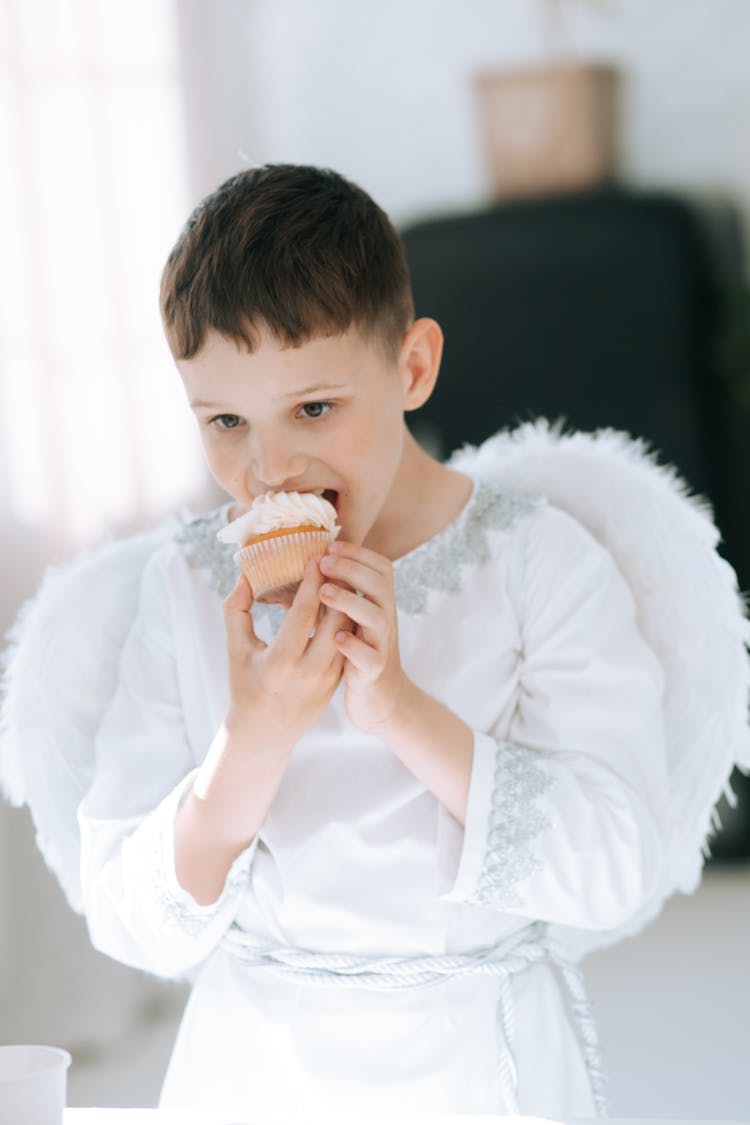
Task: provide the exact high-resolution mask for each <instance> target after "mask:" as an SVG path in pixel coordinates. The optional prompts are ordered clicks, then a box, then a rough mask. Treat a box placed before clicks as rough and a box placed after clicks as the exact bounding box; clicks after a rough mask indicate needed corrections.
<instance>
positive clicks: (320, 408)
mask: <svg viewBox="0 0 750 1125" xmlns="http://www.w3.org/2000/svg"><path fill="white" fill-rule="evenodd" d="M332 408H333V403H331V402H305V403H303V405H302V406H301V407H300V410H304V411H306V415H305V416H306V417H307V418H323V417H325V415H326V414H328V413H330V411H331V410H332Z"/></svg>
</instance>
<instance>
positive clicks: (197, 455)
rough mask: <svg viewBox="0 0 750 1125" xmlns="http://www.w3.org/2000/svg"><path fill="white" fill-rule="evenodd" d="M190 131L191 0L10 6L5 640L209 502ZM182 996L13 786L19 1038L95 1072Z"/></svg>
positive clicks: (11, 1011)
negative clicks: (194, 359)
mask: <svg viewBox="0 0 750 1125" xmlns="http://www.w3.org/2000/svg"><path fill="white" fill-rule="evenodd" d="M186 135H187V130H186V128H185V89H184V78H183V70H182V62H181V56H180V51H179V35H178V28H177V11H176V0H0V543H1V544H2V546H1V547H0V560H1V561H0V635H1V634H2V633H4V630H5V628H6V626H8V625H10V623H11V621H12V620H13V618H14V617H15V615H16V613H17V611H18V608H19V606H20V604H21V603H22V601H23V600H25V598H27V597H28V596H29V595H31V594H32V593H33V591H34V589H35V587H36V585H37V583H38V581H39V577H40V575H41V573H42V571H43V570H44V568H45V567H46V566H47V565H49V564H50V563H53V562H58V561H63V560H65V559H66V558H68V557H70V556H71V555H74V554H75V553H76V552H77V551H79V550H81V549H84V548H87V547H89V546H91V545H93V544H95V543H97V542H99V541H101V540H103V539H105V538H108V537H109V535H120V534H127V533H129V532H130V531H132V530H135V529H137V528H138V527H141V526H143V525H148V524H151V523H154V522H156V521H157V520H158V519H159V518H161V517H162V516H164V515H166V514H168V513H172V512H174V511H175V510H178V509H179V508H181V507H183V506H184V505H189V506H191V507H194V508H197V509H200V508H201V507H202V506H203V501H204V500H210V499H211V493H210V485H209V484H208V480H209V478H208V473H207V471H206V469H205V467H204V461H203V455H202V452H201V449H200V444H199V441H198V437H197V433H196V430H195V422H194V420H193V418H192V416H191V414H190V412H189V410H188V408H187V404H186V402H185V400H184V394H183V391H182V388H181V385H180V382H179V377H178V375H177V372H176V371H175V370H174V367H173V364H172V361H171V358H170V356H169V352H168V350H167V347H166V344H165V342H164V340H163V336H162V331H161V325H160V321H159V314H158V282H159V274H160V271H161V268H162V265H163V262H164V259H165V258H166V255H167V254H168V252H169V249H170V247H171V246H172V244H173V243H174V240H175V238H176V237H177V234H178V233H179V230H180V227H181V225H182V223H183V222H184V219H185V217H186V215H187V212H188V210H189V209H190V206H192V202H193V200H192V199H191V198H190V188H189V181H188V168H189V163H188V159H187V154H186V151H185V150H186ZM1 647H2V644H0V648H1ZM42 705H43V701H42ZM169 996H172V993H171V992H170V993H168V994H167V997H169ZM179 1002H181V995H177V996H176V997H174V998H173V999H171V1000H170V999H168V998H167V1000H165V991H164V987H163V986H162V985H161V984H160V982H158V981H155V980H151V979H148V978H146V977H144V976H142V975H140V974H137V973H135V971H133V970H129V969H127V968H125V967H124V966H119V965H116V964H115V963H114V962H112V961H110V960H109V959H108V958H105V957H103V956H101V955H99V954H95V953H94V951H93V950H92V949H91V946H90V943H89V941H88V935H87V933H86V929H85V924H84V922H83V920H82V919H80V918H78V917H76V916H74V915H73V914H72V912H70V911H69V909H68V908H67V906H66V904H65V903H64V901H63V899H62V895H61V893H60V891H59V889H58V887H57V885H56V883H55V881H54V879H53V877H52V876H51V875H50V874H49V873H48V872H47V871H46V868H45V867H44V864H43V861H42V860H41V858H40V856H39V855H38V853H37V852H36V849H35V847H34V843H33V830H32V826H31V822H30V818H29V817H28V813H27V810H25V809H24V810H13V809H10V808H9V807H7V806H5V805H3V802H2V800H0V1041H3V1042H13V1041H15V1042H34V1041H42V1042H60V1043H64V1044H66V1045H68V1046H69V1047H71V1048H72V1049H73V1050H74V1055H75V1057H76V1059H77V1061H80V1060H82V1062H81V1063H80V1067H79V1068H78V1070H80V1072H81V1073H86V1068H87V1065H88V1066H89V1068H90V1069H92V1070H93V1069H95V1068H96V1067H97V1066H99V1065H103V1064H104V1062H105V1061H106V1060H107V1059H108V1058H109V1056H110V1053H111V1054H113V1055H114V1054H117V1052H120V1053H122V1054H123V1056H124V1057H126V1056H127V1051H126V1049H125V1047H124V1046H123V1044H125V1043H127V1042H132V1043H136V1042H141V1041H142V1040H143V1041H144V1042H147V1041H148V1040H145V1039H144V1038H143V1037H144V1035H145V1030H144V1029H145V1027H146V1024H147V1022H148V1020H149V1019H150V1020H151V1022H153V1021H154V1019H156V1018H157V1016H158V1013H159V1012H160V1011H161V1010H162V1008H163V1006H164V1005H165V1004H166V1006H167V1007H166V1016H165V1018H166V1019H167V1021H169V1020H171V1019H174V1018H176V1015H175V1014H174V1012H173V1011H172V1009H173V1007H174V1005H175V1004H178V1003H179ZM160 1005H161V1006H162V1007H160ZM170 1005H171V1007H170ZM134 1049H135V1048H133V1047H132V1046H131V1047H130V1048H128V1050H131V1052H132V1051H133V1050H134ZM159 1069H160V1066H158V1065H156V1064H155V1065H154V1078H153V1084H154V1085H156V1082H157V1077H156V1075H157V1071H158V1070H159ZM78 1070H77V1073H78ZM74 1081H75V1076H74ZM108 1081H109V1087H108V1090H107V1094H108V1096H112V1097H115V1098H116V1099H118V1098H119V1101H120V1104H131V1103H130V1101H129V1100H128V1099H129V1097H130V1093H129V1085H128V1084H129V1081H130V1079H129V1078H128V1076H127V1075H126V1074H124V1073H123V1076H122V1087H123V1088H122V1090H121V1091H120V1092H119V1093H118V1088H117V1086H116V1083H115V1082H114V1081H112V1079H111V1076H110V1079H109V1080H108ZM97 1096H99V1097H101V1094H99V1095H97ZM150 1096H151V1095H150ZM74 1097H75V1099H76V1100H75V1101H74V1102H73V1104H78V1101H79V1100H83V1095H81V1094H77V1095H74ZM92 1097H93V1095H92ZM133 1103H134V1104H139V1103H138V1100H137V1098H133ZM83 1104H86V1101H85V1100H84V1101H83ZM97 1104H101V1103H97ZM146 1104H148V1103H146Z"/></svg>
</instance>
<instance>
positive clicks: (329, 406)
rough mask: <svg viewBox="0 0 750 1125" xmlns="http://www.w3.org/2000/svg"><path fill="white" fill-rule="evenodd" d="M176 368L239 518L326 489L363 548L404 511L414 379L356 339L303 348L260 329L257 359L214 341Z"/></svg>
mask: <svg viewBox="0 0 750 1125" xmlns="http://www.w3.org/2000/svg"><path fill="white" fill-rule="evenodd" d="M415 327H416V326H413V328H415ZM409 335H410V334H407V337H405V339H407V338H408V337H409ZM402 355H403V353H402ZM177 368H178V370H179V372H180V375H181V376H182V380H183V383H184V385H185V389H186V391H187V395H188V398H189V400H190V404H191V407H192V409H193V411H194V413H195V415H196V417H197V420H198V425H199V429H200V433H201V438H202V441H203V447H204V449H205V451H206V456H207V458H208V463H209V465H210V468H211V471H212V473H213V475H214V477H215V478H216V480H217V481H218V483H219V484H220V485H221V487H222V488H224V489H225V490H226V491H227V492H228V493H229V495H230V496H232V497H234V499H235V500H236V501H237V502H238V503H239V505H240V506H241V507H242V508H243V509H246V508H248V507H249V506H250V505H251V504H252V502H253V500H254V499H255V497H256V496H258V495H260V494H261V493H263V492H268V491H270V490H287V491H291V490H297V491H301V492H305V491H311V490H316V489H321V488H322V489H325V490H326V498H327V499H330V500H331V501H332V502H333V503H334V504H335V507H336V509H337V512H338V522H339V524H340V525H341V532H340V535H339V538H341V539H346V540H348V541H349V542H352V543H357V544H365V545H367V541H368V537H370V538H372V539H373V542H380V541H382V540H383V538H384V536H385V537H387V529H388V523H389V521H393V520H395V519H398V518H400V516H399V513H400V514H403V513H404V512H405V511H408V505H409V501H410V497H409V496H408V495H407V494H408V493H409V487H408V484H409V476H410V474H409V472H408V471H407V469H406V466H405V464H404V461H405V458H404V448H405V439H406V437H407V430H406V426H405V423H404V410H405V408H408V407H409V406H410V405H414V403H413V401H412V397H410V396H413V391H410V373H409V369H408V366H407V365H406V364H405V363H404V362H399V363H396V364H390V365H389V364H388V362H387V361H386V359H385V357H384V356H382V354H381V353H380V351H379V350H377V349H376V348H375V347H374V346H373V345H368V344H367V343H366V342H365V341H364V339H363V338H362V337H361V336H360V335H359V333H358V332H357V331H356V329H350V330H349V331H348V332H347V333H345V334H343V335H340V336H330V337H318V338H315V339H313V340H310V341H308V342H307V343H306V344H303V345H301V346H300V347H298V348H282V347H281V346H280V345H279V343H278V342H277V341H276V340H275V338H274V337H273V336H272V335H271V334H270V333H268V332H267V331H263V332H262V333H261V336H260V343H259V346H258V347H257V348H256V350H255V352H253V353H252V354H249V353H248V352H247V351H246V350H245V349H244V346H243V345H241V344H237V343H235V341H234V340H229V339H226V338H225V337H223V336H220V335H219V334H218V333H216V332H212V333H211V334H210V335H209V336H208V338H207V340H206V343H205V345H204V346H203V348H202V349H201V351H200V352H199V353H198V355H197V356H194V357H193V358H192V359H190V360H179V361H178V362H177ZM417 405H418V403H417ZM399 492H401V495H399Z"/></svg>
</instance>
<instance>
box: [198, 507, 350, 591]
mask: <svg viewBox="0 0 750 1125" xmlns="http://www.w3.org/2000/svg"><path fill="white" fill-rule="evenodd" d="M340 530H341V529H340V527H339V526H338V524H337V523H336V509H335V508H334V506H333V504H331V503H329V501H328V500H326V499H324V497H323V495H322V489H321V490H320V491H319V492H266V493H264V494H263V495H262V496H258V497H256V499H255V500H254V501H253V504H252V507H251V508H250V510H249V511H248V512H246V513H245V515H244V516H240V517H239V519H236V520H232V522H231V523H229V524H227V526H226V527H223V528H222V529H221V531H220V532H219V533H218V535H217V538H218V539H220V540H221V541H222V543H239V544H240V549H239V551H238V552H237V554H236V555H235V556H234V561H235V562H236V563H237V564H238V565H239V567H240V568H241V570H242V572H243V573H244V574H245V575H246V577H247V580H248V582H249V583H250V588H251V589H252V591H253V598H254V600H255V601H257V602H281V601H284V600H286V598H287V597H289V596H291V595H293V594H294V592H295V590H296V589H297V587H298V586H299V584H300V582H301V581H302V576H303V574H304V570H305V566H306V564H307V562H308V560H309V559H311V558H313V557H314V556H315V555H324V554H325V552H326V549H327V547H328V544H329V543H330V542H332V540H334V539H335V538H336V536H337V535H338V533H339V531H340Z"/></svg>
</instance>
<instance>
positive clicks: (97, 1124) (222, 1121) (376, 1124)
mask: <svg viewBox="0 0 750 1125" xmlns="http://www.w3.org/2000/svg"><path fill="white" fill-rule="evenodd" d="M415 1117H416V1118H418V1119H419V1120H422V1121H425V1120H426V1119H428V1118H429V1120H430V1121H432V1120H442V1121H445V1122H446V1123H447V1122H451V1123H455V1125H461V1123H462V1125H476V1122H477V1121H485V1122H488V1123H489V1122H496V1123H497V1125H602V1119H601V1118H599V1119H598V1120H595V1119H593V1118H588V1119H586V1120H584V1119H582V1118H575V1119H574V1118H568V1119H567V1120H565V1121H554V1122H553V1121H551V1120H550V1119H549V1118H541V1117H523V1116H521V1117H500V1116H495V1115H490V1116H483V1115H481V1114H471V1115H465V1114H453V1115H451V1114H442V1115H438V1114H424V1115H417V1114H403V1115H401V1114H389V1115H387V1116H386V1115H381V1114H372V1113H363V1114H360V1115H357V1116H356V1117H355V1116H354V1115H353V1114H350V1113H349V1114H333V1113H332V1114H327V1115H326V1116H325V1117H324V1116H322V1115H321V1116H316V1115H312V1116H304V1115H303V1114H293V1115H292V1114H289V1115H284V1114H280V1115H276V1116H273V1117H271V1116H264V1117H255V1118H253V1117H247V1118H245V1119H244V1120H243V1121H241V1122H240V1121H237V1122H234V1121H230V1120H229V1119H228V1118H227V1117H226V1115H225V1114H221V1113H218V1114H213V1113H205V1112H200V1113H190V1112H187V1111H186V1112H170V1111H169V1110H159V1109H105V1108H102V1109H98V1108H97V1109H93V1108H91V1109H66V1110H65V1116H64V1125H327V1123H328V1122H336V1123H338V1122H341V1123H342V1125H343V1123H344V1122H346V1125H414V1120H415ZM606 1120H607V1122H608V1125H708V1123H707V1122H706V1121H705V1120H703V1121H694V1120H688V1119H687V1118H684V1117H679V1118H675V1117H670V1118H669V1119H665V1118H656V1117H649V1118H645V1117H640V1118H637V1119H636V1118H624V1117H610V1118H607V1119H606ZM711 1125H750V1119H748V1120H745V1121H718V1120H714V1119H712V1122H711Z"/></svg>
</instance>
